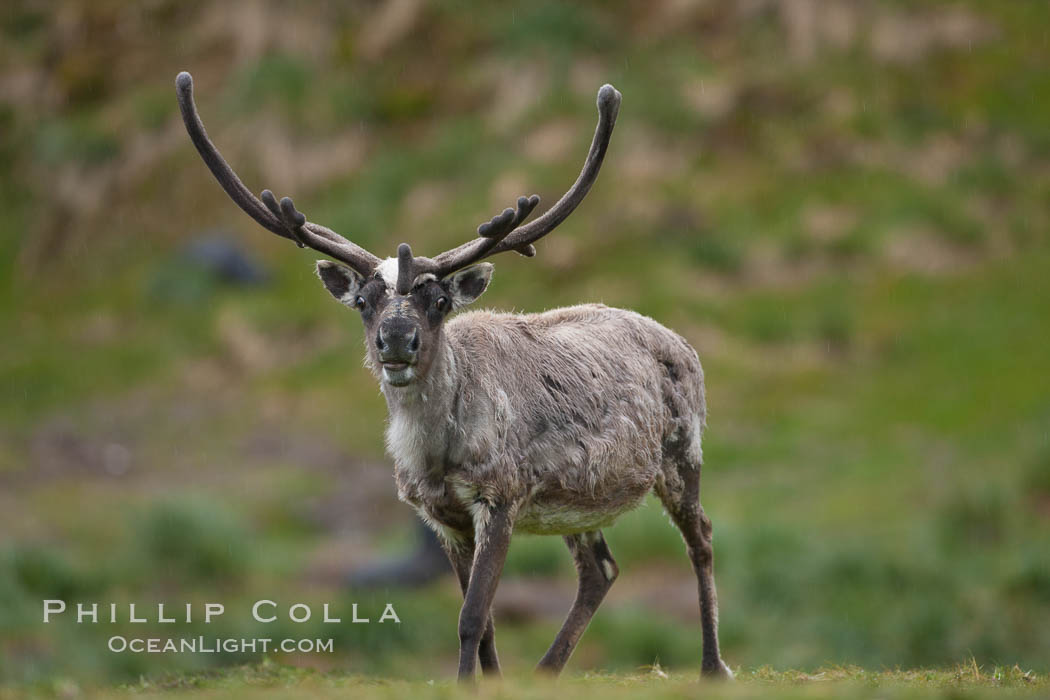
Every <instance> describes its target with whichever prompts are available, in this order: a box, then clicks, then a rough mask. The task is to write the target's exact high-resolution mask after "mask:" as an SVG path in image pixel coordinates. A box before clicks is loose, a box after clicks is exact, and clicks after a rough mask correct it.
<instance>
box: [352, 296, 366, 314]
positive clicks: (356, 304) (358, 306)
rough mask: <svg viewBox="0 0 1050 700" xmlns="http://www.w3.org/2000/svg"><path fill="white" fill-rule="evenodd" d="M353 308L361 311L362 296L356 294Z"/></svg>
mask: <svg viewBox="0 0 1050 700" xmlns="http://www.w3.org/2000/svg"><path fill="white" fill-rule="evenodd" d="M354 308H355V309H357V310H358V311H361V310H362V309H364V308H365V298H364V297H363V296H361V295H360V294H358V295H357V296H356V297H354Z"/></svg>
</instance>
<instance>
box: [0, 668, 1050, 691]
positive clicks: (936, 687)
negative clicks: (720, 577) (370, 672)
mask: <svg viewBox="0 0 1050 700" xmlns="http://www.w3.org/2000/svg"><path fill="white" fill-rule="evenodd" d="M1048 688H1050V681H1048V679H1047V677H1046V676H1041V675H1038V674H1034V673H1031V672H1028V671H1024V670H1022V669H1021V668H1019V667H1012V668H1004V667H994V668H990V669H982V668H980V667H979V666H977V665H975V664H967V665H960V666H958V667H956V668H952V669H945V670H931V669H916V670H911V671H867V670H864V669H860V668H856V667H830V668H823V669H819V670H817V671H815V672H812V673H803V672H800V671H776V670H773V669H771V668H768V667H763V668H758V669H753V670H740V671H738V673H737V679H736V680H735V681H733V682H729V683H718V682H713V681H699V682H698V680H697V678H696V677H695V676H694V675H693V674H684V673H670V674H669V673H667V672H666V671H664V670H663V669H661V668H660V666H659V665H653V666H651V667H649V668H647V669H638V670H636V671H634V672H632V673H626V674H611V673H589V674H582V675H578V674H566V676H564V677H562V678H561V679H559V680H557V681H552V680H547V679H543V678H538V677H535V676H529V675H522V674H512V675H510V676H508V677H507V678H504V679H502V680H499V681H491V680H484V681H483V682H481V683H480V685H479V686H478V687H476V688H464V687H460V686H458V685H457V684H456V683H455V682H454V681H452V680H449V679H447V678H438V679H432V680H425V681H407V680H397V679H392V678H389V677H376V676H367V675H352V674H344V673H339V672H317V671H313V670H309V669H301V668H294V667H291V666H283V665H280V664H276V663H273V662H270V661H265V662H263V663H261V664H257V665H251V666H239V667H234V668H231V669H228V670H224V671H221V672H209V673H205V674H187V675H181V676H175V675H173V676H169V677H166V678H161V679H156V680H150V681H140V682H138V683H135V684H131V685H127V686H122V687H120V688H118V689H115V690H108V691H103V692H102V693H99V694H97V695H96V692H95V691H96V690H97V689H91V690H92V695H93V696H97V697H105V698H122V697H129V696H135V697H164V698H179V697H219V696H223V697H225V696H233V697H311V698H312V697H345V696H346V695H347V694H348V693H349V694H352V695H353V697H355V698H365V699H370V698H377V699H378V698H401V697H408V696H411V697H418V698H458V697H480V698H507V699H508V700H514V699H517V698H521V699H522V700H525V699H529V698H548V697H555V696H562V695H565V694H571V695H572V696H573V697H580V698H635V697H647V698H681V697H695V696H699V695H702V696H703V697H705V698H716V699H720V698H728V699H732V698H758V697H770V696H771V695H775V696H776V697H784V698H828V697H835V698H875V697H878V698H912V697H923V698H925V697H932V698H960V697H965V698H985V697H1041V696H1043V695H1045V693H1046V692H1047V690H1048ZM88 689H90V688H84V689H83V690H88ZM36 690H37V692H36V693H35V694H38V695H40V696H51V695H60V696H61V695H68V694H70V693H76V692H79V691H80V690H82V688H80V686H78V685H77V684H76V683H75V682H73V681H69V680H56V681H55V682H53V683H52V684H50V685H47V686H41V687H39V688H37V689H36ZM2 692H3V691H2V690H0V693H2Z"/></svg>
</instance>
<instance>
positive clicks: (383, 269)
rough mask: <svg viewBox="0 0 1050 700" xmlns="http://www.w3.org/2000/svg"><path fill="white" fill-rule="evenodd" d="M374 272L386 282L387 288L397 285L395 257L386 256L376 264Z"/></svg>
mask: <svg viewBox="0 0 1050 700" xmlns="http://www.w3.org/2000/svg"><path fill="white" fill-rule="evenodd" d="M376 272H377V273H379V276H380V277H382V278H383V281H384V282H386V286H387V288H388V289H393V288H394V287H395V286H397V258H387V259H386V260H384V261H383V262H381V263H379V265H377V266H376Z"/></svg>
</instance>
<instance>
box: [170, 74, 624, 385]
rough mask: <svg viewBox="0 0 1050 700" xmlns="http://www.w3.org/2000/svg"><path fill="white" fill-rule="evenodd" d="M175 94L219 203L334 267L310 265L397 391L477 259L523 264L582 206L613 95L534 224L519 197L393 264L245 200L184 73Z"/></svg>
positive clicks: (474, 284) (529, 206)
mask: <svg viewBox="0 0 1050 700" xmlns="http://www.w3.org/2000/svg"><path fill="white" fill-rule="evenodd" d="M175 91H176V95H177V96H178V101H179V109H180V110H181V112H182V119H183V122H184V123H185V124H186V130H187V131H188V132H189V135H190V139H191V140H192V141H193V145H194V146H196V147H197V151H198V152H199V153H200V155H201V157H202V158H203V159H204V162H205V164H206V165H207V166H208V169H209V170H211V172H212V174H213V175H214V176H215V178H216V179H217V180H218V181H219V184H220V185H221V186H222V188H223V189H224V190H225V191H226V194H228V195H229V196H230V198H231V199H233V201H234V202H235V203H236V204H237V205H238V206H239V207H240V208H241V209H243V210H244V211H245V213H247V214H248V215H249V216H250V217H252V218H253V219H254V220H255V221H256V222H257V223H259V224H260V225H261V226H262V227H263V228H266V229H267V230H269V231H271V232H273V233H275V234H277V235H278V236H282V237H283V238H288V239H290V240H292V241H294V242H295V243H296V245H298V246H299V247H300V248H312V249H313V250H316V251H318V252H321V253H324V254H325V255H327V256H329V257H331V258H333V259H335V260H338V261H339V262H338V263H336V262H332V261H329V260H321V261H318V263H317V274H318V275H319V276H320V278H321V281H322V282H323V283H324V285H325V287H326V288H327V289H328V291H329V292H330V293H331V294H332V296H334V297H335V298H336V299H338V300H339V301H340V302H342V303H343V304H345V305H347V306H349V307H352V308H354V309H357V310H358V311H359V312H360V313H361V320H362V321H363V322H364V325H365V337H366V345H367V348H368V354H369V360H370V364H371V366H372V367H373V369H374V371H375V372H376V373H377V375H378V376H379V377H380V379H381V380H382V381H384V382H385V383H387V384H389V385H391V386H407V385H409V384H411V383H413V382H414V381H417V380H419V379H421V378H422V377H425V376H426V373H427V371H428V370H429V369H430V367H431V365H432V364H433V361H434V359H435V357H436V354H437V352H438V348H440V345H441V344H440V343H439V342H438V341H439V340H440V337H441V328H442V325H443V323H444V321H445V318H446V317H447V316H448V314H449V313H451V312H452V311H455V310H457V309H461V308H463V307H464V306H466V305H468V304H470V303H471V302H473V301H474V300H475V299H477V298H478V297H479V296H481V294H482V293H483V292H484V291H485V289H486V288H487V287H488V284H489V280H490V279H491V278H492V269H493V268H492V264H491V263H487V262H481V261H482V260H483V259H485V258H488V257H490V256H493V255H496V254H497V253H503V252H506V251H511V250H513V251H515V252H517V253H519V254H521V255H524V256H526V257H532V256H534V255H536V248H535V247H534V246H533V243H535V242H536V241H537V240H539V239H540V238H542V237H543V236H545V235H547V234H548V233H550V232H551V231H553V230H554V229H555V228H556V227H557V226H558V224H560V223H561V222H562V221H564V220H565V219H566V218H567V217H568V216H569V214H571V213H572V212H573V210H574V209H576V207H577V206H578V205H579V204H580V202H581V201H583V198H584V197H586V196H587V192H588V191H590V189H591V185H593V184H594V181H595V179H596V178H597V177H598V171H599V169H600V168H601V165H602V160H603V159H604V158H605V152H606V150H607V149H608V147H609V139H610V137H611V136H612V130H613V126H614V125H615V123H616V114H617V112H618V111H619V108H620V93H619V92H617V91H616V89H615V88H613V86H612V85H603V86H602V88H601V89H600V90H599V91H598V126H597V128H596V129H595V132H594V139H593V141H592V142H591V148H590V151H589V152H588V153H587V160H586V161H585V162H584V164H583V170H582V171H581V172H580V176H579V177H578V178H577V179H576V182H575V183H574V184H573V186H572V187H571V188H569V191H568V192H566V193H565V194H564V195H563V196H562V198H561V199H559V200H558V202H557V203H556V204H555V205H554V206H553V207H551V208H550V209H548V210H547V212H546V213H544V214H543V215H542V216H540V217H538V218H536V219H534V220H532V221H530V222H529V223H524V221H525V219H526V218H528V216H529V215H530V214H531V213H532V210H533V209H535V208H536V205H537V204H539V201H540V198H539V196H537V195H532V196H531V197H519V198H518V203H517V208H516V209H509V208H508V209H505V210H503V212H502V213H501V214H498V215H497V216H495V217H493V218H492V220H491V221H488V222H486V223H484V224H482V225H481V226H479V227H478V237H477V238H476V239H474V240H472V241H469V242H467V243H464V244H462V245H460V246H458V247H456V248H453V249H452V250H448V251H445V252H444V253H441V254H440V255H437V256H435V257H433V258H426V257H414V256H413V255H412V249H411V248H409V246H408V244H406V243H402V244H401V245H400V246H399V247H398V250H397V257H396V258H387V259H386V260H380V259H379V258H378V257H376V256H375V255H373V254H372V253H369V252H368V251H367V250H365V249H364V248H361V247H360V246H357V245H356V244H354V243H352V242H351V241H349V240H347V239H346V238H344V237H342V236H340V235H339V234H337V233H335V232H334V231H332V230H330V229H327V228H325V227H324V226H320V225H318V224H315V223H312V222H310V221H307V220H306V217H305V216H303V214H301V213H300V212H299V211H298V210H297V209H296V208H295V205H294V204H293V203H292V200H291V199H290V198H288V197H284V198H283V199H281V200H280V202H278V201H277V198H276V197H275V196H274V195H273V193H272V192H270V190H263V191H262V193H261V195H260V197H256V196H255V195H254V194H252V192H251V191H250V190H249V189H248V188H247V187H245V185H244V183H242V182H241V180H240V179H239V178H238V177H237V174H236V173H234V172H233V169H232V168H230V166H229V164H227V163H226V161H225V160H224V159H223V157H222V155H220V154H219V151H218V149H217V148H216V147H215V145H214V144H213V143H212V142H211V140H210V139H209V138H208V135H207V133H206V132H205V130H204V124H203V123H202V122H201V119H200V116H199V115H198V114H197V107H196V105H195V104H194V102H193V78H192V77H191V76H190V74H189V73H186V72H183V73H179V75H178V77H176V79H175ZM340 263H343V264H340Z"/></svg>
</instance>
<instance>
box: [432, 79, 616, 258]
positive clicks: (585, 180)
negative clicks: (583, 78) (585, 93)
mask: <svg viewBox="0 0 1050 700" xmlns="http://www.w3.org/2000/svg"><path fill="white" fill-rule="evenodd" d="M621 97H622V96H621V95H620V93H619V91H617V90H616V88H614V87H613V86H612V85H603V86H602V87H601V89H600V90H598V100H597V101H598V126H597V127H596V128H595V130H594V139H593V140H592V141H591V148H590V151H588V153H587V160H585V161H584V163H583V169H582V170H581V171H580V176H579V177H578V178H576V182H575V183H574V184H573V186H572V187H570V188H569V191H568V192H566V193H565V194H564V195H563V196H562V198H561V199H559V200H558V201H557V203H556V204H555V205H554V206H553V207H551V208H550V209H548V210H547V211H546V212H545V213H544V214H543V215H542V216H540V217H539V218H538V219H535V220H533V221H531V222H529V223H528V224H525V225H521V224H522V222H523V221H524V220H525V219H526V218H527V217H528V215H529V214H530V213H532V210H533V209H534V208H535V207H536V205H537V204H539V201H540V198H539V196H537V195H532V196H531V197H520V198H519V199H518V209H517V211H515V210H513V209H505V210H504V211H503V212H502V213H501V214H497V215H496V216H494V217H493V218H492V220H491V221H489V222H487V223H484V224H482V225H481V226H479V227H478V236H480V238H478V239H475V240H473V241H470V242H468V243H464V244H463V245H460V246H458V247H457V248H453V249H452V250H449V251H446V252H444V253H442V254H441V255H438V256H437V257H435V258H434V259H433V260H430V259H427V258H416V259H415V261H414V262H415V264H416V265H417V269H420V270H421V271H426V272H433V273H434V274H436V275H437V276H438V277H442V276H444V275H447V274H449V273H451V272H454V271H456V270H459V269H461V268H464V267H466V266H467V265H471V264H473V263H475V262H477V261H479V260H483V259H484V258H487V257H490V256H492V255H496V254H497V253H503V252H506V251H508V250H513V251H517V252H518V253H520V254H521V255H524V256H526V257H532V256H534V255H535V254H536V248H535V246H533V245H532V244H533V243H535V242H536V241H538V240H539V239H540V238H543V237H544V236H546V235H547V234H548V233H550V232H551V231H553V230H554V229H555V228H557V226H558V224H560V223H561V222H563V221H565V219H566V218H568V216H569V214H571V213H572V212H573V211H574V210H575V209H576V207H578V206H579V205H580V202H582V201H583V199H584V197H586V196H587V193H588V192H589V191H590V189H591V185H593V184H594V181H595V180H596V179H597V177H598V171H599V170H601V167H602V161H603V160H604V159H605V152H606V151H607V150H608V148H609V140H610V138H612V131H613V127H614V126H615V125H616V115H617V114H618V113H619V111H620V100H621Z"/></svg>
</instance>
